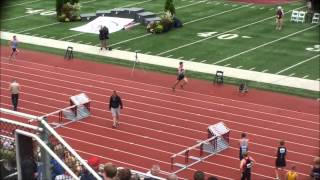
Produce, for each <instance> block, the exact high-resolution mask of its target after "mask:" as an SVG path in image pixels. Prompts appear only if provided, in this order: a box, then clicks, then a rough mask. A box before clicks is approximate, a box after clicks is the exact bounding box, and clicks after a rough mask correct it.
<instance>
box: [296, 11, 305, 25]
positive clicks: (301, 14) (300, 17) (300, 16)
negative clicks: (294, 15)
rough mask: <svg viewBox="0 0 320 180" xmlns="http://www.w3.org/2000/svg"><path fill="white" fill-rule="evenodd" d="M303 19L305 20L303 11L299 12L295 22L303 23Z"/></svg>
mask: <svg viewBox="0 0 320 180" xmlns="http://www.w3.org/2000/svg"><path fill="white" fill-rule="evenodd" d="M305 19H306V12H305V11H299V15H298V20H297V22H301V23H304V22H305Z"/></svg>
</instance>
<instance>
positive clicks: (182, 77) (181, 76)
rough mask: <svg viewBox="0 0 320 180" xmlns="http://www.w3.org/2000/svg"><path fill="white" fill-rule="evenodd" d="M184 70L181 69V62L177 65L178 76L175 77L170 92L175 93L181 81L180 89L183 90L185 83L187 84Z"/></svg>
mask: <svg viewBox="0 0 320 180" xmlns="http://www.w3.org/2000/svg"><path fill="white" fill-rule="evenodd" d="M185 72H186V71H185V69H184V68H183V62H180V63H179V68H178V76H177V80H176V82H175V83H174V85H173V86H172V91H175V89H176V86H177V85H178V84H179V83H180V81H181V80H183V81H184V82H183V84H180V87H181V88H183V87H184V86H185V85H186V84H187V83H188V79H187V77H186V76H185Z"/></svg>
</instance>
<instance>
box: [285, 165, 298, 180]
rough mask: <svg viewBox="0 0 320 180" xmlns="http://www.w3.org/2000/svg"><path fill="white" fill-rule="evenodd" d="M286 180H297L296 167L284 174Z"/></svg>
mask: <svg viewBox="0 0 320 180" xmlns="http://www.w3.org/2000/svg"><path fill="white" fill-rule="evenodd" d="M286 180H298V173H297V172H296V166H295V165H293V166H292V167H291V170H289V171H288V172H287V174H286Z"/></svg>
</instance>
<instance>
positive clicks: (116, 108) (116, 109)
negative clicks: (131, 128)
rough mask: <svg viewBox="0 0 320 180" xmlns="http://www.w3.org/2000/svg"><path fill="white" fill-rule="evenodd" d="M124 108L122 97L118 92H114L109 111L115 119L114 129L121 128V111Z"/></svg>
mask: <svg viewBox="0 0 320 180" xmlns="http://www.w3.org/2000/svg"><path fill="white" fill-rule="evenodd" d="M122 108H123V105H122V101H121V98H120V96H118V94H117V92H116V91H113V94H112V95H111V97H110V101H109V110H110V111H111V114H112V119H113V125H112V128H117V127H118V126H119V116H120V109H122Z"/></svg>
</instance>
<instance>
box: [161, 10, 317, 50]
mask: <svg viewBox="0 0 320 180" xmlns="http://www.w3.org/2000/svg"><path fill="white" fill-rule="evenodd" d="M250 5H251V4H248V5H245V6H241V7H238V8H234V9H231V10H228V11H232V10H235V9H240V8H243V7H248V6H250ZM304 7H305V6H301V7H299V8H296V9H301V8H304ZM291 11H292V10H290V11H288V12H286V13H290V12H291ZM286 13H285V14H286ZM218 14H221V13H218ZM222 14H223V13H222ZM273 18H274V16H270V17H267V18H264V19H261V20H259V21H256V22H253V23H249V24H246V25H243V26H239V27H237V28H234V29H231V30H228V31H225V32H223V33H219V34H216V35H214V36H210V37H207V38H204V39H200V40H198V41H194V42H192V43H188V44H185V45H182V46H178V47H176V48H173V49H170V50H167V51H164V52H161V53H159V54H157V55H162V54H166V53H168V52H172V51H176V50H178V49H181V48H184V47H187V46H190V45H193V44H197V43H199V42H202V41H206V40H208V39H212V38H214V37H217V36H220V35H223V34H226V33H229V32H232V31H236V30H239V29H243V28H245V27H248V26H252V25H254V24H258V23H260V22H263V21H266V20H269V19H273ZM315 26H317V25H315ZM315 26H313V27H315Z"/></svg>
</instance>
